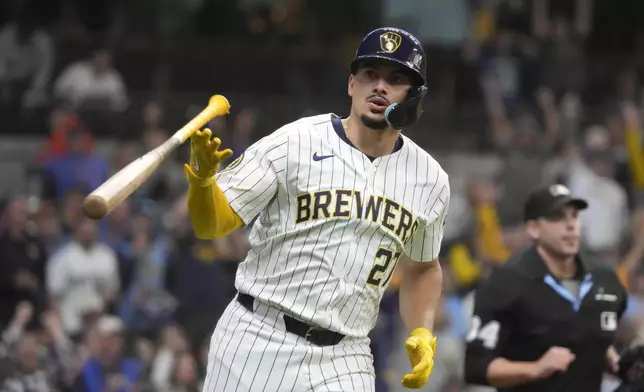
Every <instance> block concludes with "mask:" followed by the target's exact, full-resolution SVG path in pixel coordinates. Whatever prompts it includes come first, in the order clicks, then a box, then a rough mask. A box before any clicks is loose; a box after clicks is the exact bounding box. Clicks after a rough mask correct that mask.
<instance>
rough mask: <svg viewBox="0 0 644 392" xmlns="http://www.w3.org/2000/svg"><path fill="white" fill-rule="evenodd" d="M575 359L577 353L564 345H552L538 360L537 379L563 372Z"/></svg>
mask: <svg viewBox="0 0 644 392" xmlns="http://www.w3.org/2000/svg"><path fill="white" fill-rule="evenodd" d="M574 360H575V354H573V353H572V352H571V351H570V350H569V349H567V348H564V347H550V349H548V351H546V353H545V354H543V356H541V358H540V359H539V360H538V361H537V363H536V367H537V372H536V373H537V374H536V378H537V379H542V378H548V377H550V376H552V375H553V374H555V373H563V372H565V371H566V370H568V366H570V364H571V363H572V361H574Z"/></svg>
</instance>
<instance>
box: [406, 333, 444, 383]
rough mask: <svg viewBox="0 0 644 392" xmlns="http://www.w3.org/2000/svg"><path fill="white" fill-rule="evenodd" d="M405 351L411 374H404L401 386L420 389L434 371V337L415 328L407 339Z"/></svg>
mask: <svg viewBox="0 0 644 392" xmlns="http://www.w3.org/2000/svg"><path fill="white" fill-rule="evenodd" d="M405 349H406V350H407V355H408V356H409V362H411V366H412V368H413V372H412V373H408V374H405V376H404V377H403V379H402V385H403V386H404V387H405V388H410V389H419V388H422V387H423V386H424V385H425V383H426V382H427V380H428V379H429V376H430V374H432V370H433V369H434V352H435V351H436V337H434V335H432V333H431V332H430V331H429V330H428V329H426V328H417V329H415V330H413V331H412V332H411V334H410V336H409V338H407V341H406V342H405Z"/></svg>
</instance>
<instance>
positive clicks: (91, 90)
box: [54, 48, 127, 111]
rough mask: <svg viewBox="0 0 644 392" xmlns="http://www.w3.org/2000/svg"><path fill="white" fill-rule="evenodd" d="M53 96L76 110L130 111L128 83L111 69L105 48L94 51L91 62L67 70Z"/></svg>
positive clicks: (72, 66)
mask: <svg viewBox="0 0 644 392" xmlns="http://www.w3.org/2000/svg"><path fill="white" fill-rule="evenodd" d="M54 93H55V95H56V97H57V98H58V99H61V100H62V101H63V102H65V103H67V104H69V105H70V106H72V107H73V108H79V107H93V108H107V109H109V110H113V111H122V110H124V109H125V108H126V107H127V91H126V87H125V82H124V81H123V77H122V76H121V74H120V73H119V72H118V71H117V70H116V69H114V68H113V67H112V54H111V52H110V51H109V50H108V49H105V48H101V49H97V50H96V51H94V53H93V56H92V59H91V60H87V61H79V62H77V63H73V64H71V65H69V66H68V67H67V68H65V69H64V70H63V71H62V73H61V74H60V76H59V77H58V79H57V80H56V83H55V87H54Z"/></svg>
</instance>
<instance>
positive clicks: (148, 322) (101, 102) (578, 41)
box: [0, 0, 644, 392]
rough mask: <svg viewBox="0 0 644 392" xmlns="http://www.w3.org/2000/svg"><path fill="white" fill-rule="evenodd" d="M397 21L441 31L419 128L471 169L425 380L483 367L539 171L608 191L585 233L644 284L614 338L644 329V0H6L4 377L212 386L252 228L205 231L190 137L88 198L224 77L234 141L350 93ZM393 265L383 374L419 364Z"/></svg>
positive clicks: (0, 48)
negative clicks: (119, 188) (218, 233)
mask: <svg viewBox="0 0 644 392" xmlns="http://www.w3.org/2000/svg"><path fill="white" fill-rule="evenodd" d="M383 25H392V26H396V27H401V28H404V29H408V30H409V31H410V32H412V33H413V34H415V35H416V36H417V37H418V38H419V39H420V40H421V41H422V42H423V44H424V45H425V47H426V52H427V56H428V60H429V61H428V63H429V64H428V80H429V82H428V84H429V89H430V93H429V95H428V98H427V99H426V102H425V108H424V110H425V112H424V115H423V117H422V119H421V121H420V122H419V123H418V124H417V125H416V126H414V127H412V128H410V129H406V130H405V133H406V134H407V135H408V136H410V137H411V138H413V139H414V140H415V141H416V142H417V143H418V144H419V145H421V146H422V147H423V148H425V149H427V151H428V152H430V153H431V154H432V155H434V156H435V157H436V158H437V159H438V160H439V162H441V164H442V165H443V166H444V168H445V169H446V170H447V172H448V173H449V174H450V179H451V184H452V193H453V195H452V201H451V207H450V214H449V217H448V222H447V226H446V234H445V241H444V245H443V251H442V253H443V254H442V256H441V263H442V264H443V271H444V275H445V287H444V297H443V304H442V308H441V312H440V317H439V320H438V323H437V326H436V331H435V334H436V335H437V336H438V342H439V344H438V351H437V354H436V365H435V370H434V373H433V376H432V379H431V382H430V383H429V385H428V386H427V387H426V388H425V390H426V391H436V392H448V391H449V392H456V391H466V390H468V391H469V390H479V389H478V388H474V389H473V388H470V387H468V386H466V385H464V384H463V382H462V374H461V373H462V372H461V363H462V360H463V349H464V337H465V335H466V332H467V330H468V324H469V314H470V312H471V306H472V290H473V289H474V288H475V287H476V285H477V282H478V281H479V279H481V278H482V277H485V276H486V274H487V273H489V271H490V270H491V269H492V268H494V267H495V266H497V265H499V264H500V263H503V262H504V260H505V259H506V258H507V257H508V255H509V254H510V253H511V252H513V251H514V250H516V249H518V248H520V247H522V246H524V245H525V244H526V243H527V242H526V237H525V235H524V233H523V229H522V225H521V219H522V206H523V202H524V201H525V199H526V197H527V194H528V193H529V192H530V191H531V190H532V189H534V188H535V187H537V186H539V185H541V184H550V183H553V182H560V183H564V184H566V185H568V186H569V188H570V189H571V190H572V191H573V192H574V193H575V194H577V195H578V196H581V197H584V198H586V199H588V200H589V201H590V204H591V207H590V208H589V209H588V210H587V211H585V212H584V213H583V214H582V221H583V226H584V241H585V245H586V247H587V248H588V249H589V250H590V251H592V252H595V253H597V254H599V255H601V256H602V257H604V258H605V259H606V260H607V261H608V262H610V263H612V264H613V265H614V267H615V268H616V270H617V271H618V274H619V276H620V279H622V282H623V283H624V285H626V287H628V290H629V292H630V294H631V297H630V300H629V306H628V309H627V312H626V316H625V318H624V322H623V323H622V326H621V329H620V334H619V336H620V338H619V342H618V347H620V348H622V347H625V346H626V345H628V344H631V342H633V341H634V340H635V339H638V338H639V337H640V335H642V334H643V333H644V322H643V320H644V268H642V267H643V266H644V264H643V263H642V262H643V261H644V257H643V256H644V230H643V226H644V204H643V203H644V197H643V195H644V192H643V190H644V153H643V151H644V150H643V146H642V142H641V139H642V125H643V124H642V116H643V115H644V113H643V108H644V106H643V105H644V88H643V87H644V78H643V76H644V74H643V71H644V29H643V28H642V27H641V26H644V2H642V1H639V0H620V1H619V2H617V1H612V0H594V1H592V0H550V1H548V0H532V1H531V0H380V1H374V0H351V1H349V0H346V1H342V0H324V1H323V0H308V1H306V0H156V1H155V0H127V1H126V0H93V1H81V0H4V1H2V2H1V4H0V196H1V197H2V205H1V206H0V328H1V330H2V331H4V332H3V333H2V338H1V342H0V392H26V391H55V390H57V391H89V392H94V391H101V392H103V391H135V390H136V391H162V392H164V391H165V392H175V391H176V392H192V391H200V386H201V381H202V379H203V377H204V371H205V365H206V356H207V350H208V345H209V337H210V334H211V332H212V330H213V328H214V325H215V323H216V321H217V319H218V317H219V315H220V314H221V312H222V311H223V309H224V308H225V307H226V305H227V304H228V302H229V301H230V300H231V299H232V298H233V296H234V295H235V289H234V276H235V271H236V267H237V264H238V263H239V262H240V261H242V260H243V259H244V257H245V255H246V252H247V247H248V245H247V236H246V233H245V232H244V231H243V230H239V231H237V232H235V233H233V234H231V235H230V236H228V237H226V238H223V239H221V240H217V241H200V240H197V239H195V237H194V236H193V234H192V232H191V226H190V223H189V220H188V217H187V211H186V205H185V201H184V194H185V191H186V188H187V185H186V183H185V180H184V179H183V173H182V164H183V162H185V161H186V160H187V159H188V155H189V151H188V148H187V146H184V147H183V148H182V149H181V150H180V151H179V153H177V154H174V155H173V157H172V159H170V160H169V161H168V162H167V163H165V165H164V166H163V168H162V169H160V170H158V171H157V172H156V173H155V174H154V176H153V177H152V178H151V179H150V180H149V181H148V182H146V183H145V185H144V186H143V187H142V188H141V189H140V190H139V191H137V192H136V194H135V195H133V196H132V197H131V198H130V199H129V200H128V201H127V202H125V203H123V204H122V205H121V206H119V207H118V208H117V209H116V210H115V211H114V212H113V213H112V214H111V215H109V216H108V217H106V218H105V219H103V220H102V221H100V222H94V221H90V220H88V219H86V218H84V217H83V215H82V212H81V210H80V207H81V203H82V200H83V198H84V196H85V195H86V194H87V193H88V192H90V191H92V190H93V189H95V188H96V187H97V186H98V185H99V184H100V183H102V182H103V181H104V180H106V179H107V178H108V177H109V176H110V175H111V174H112V173H114V172H115V171H117V170H119V169H120V168H122V167H124V166H125V165H126V164H128V163H129V162H131V161H132V160H133V159H135V158H136V157H138V156H139V155H141V154H142V152H145V151H147V150H150V149H152V148H154V147H156V146H158V145H159V144H160V143H161V142H163V141H164V140H165V139H166V138H167V137H168V136H169V135H170V134H171V133H172V132H173V131H174V130H176V129H178V128H179V127H180V126H182V125H183V124H184V123H185V122H187V121H188V120H189V119H190V118H191V117H192V116H194V115H195V114H196V113H198V112H199V111H200V110H201V109H202V108H203V106H204V105H205V104H206V103H207V99H208V97H209V96H210V95H212V94H223V95H225V96H226V97H227V98H228V99H229V100H230V102H231V105H232V112H231V114H230V115H229V116H227V117H225V118H221V119H217V120H216V121H214V122H213V124H211V126H212V128H213V130H214V132H215V134H216V135H218V136H220V137H221V138H222V140H223V141H224V144H225V146H226V147H230V148H232V149H233V150H234V151H235V154H240V153H241V152H243V150H244V149H245V148H246V147H248V146H249V145H250V144H251V143H253V142H254V141H255V140H257V139H258V138H260V137H262V136H264V135H266V134H268V133H270V132H272V131H274V130H275V129H277V128H278V127H280V126H281V125H283V124H285V123H288V122H291V121H294V120H295V119H297V118H299V117H301V116H306V115H314V114H318V113H324V112H335V113H336V114H338V115H342V116H344V115H346V114H347V111H348V108H349V106H348V105H349V103H350V102H349V100H348V98H347V95H346V82H347V78H348V75H349V62H350V60H351V58H352V56H353V54H354V51H355V48H356V45H357V44H358V42H359V39H360V38H361V37H362V36H363V35H364V34H366V33H367V32H368V31H370V30H371V29H373V28H376V27H379V26H383ZM396 284H397V282H396V281H395V280H394V282H393V283H392V287H391V289H390V290H389V292H388V293H387V295H386V296H385V298H384V299H383V301H382V312H381V317H380V318H379V322H378V326H377V328H376V329H375V330H374V331H373V333H372V341H373V344H372V348H373V354H374V361H375V366H376V369H377V380H378V389H377V392H386V391H399V390H401V389H400V386H399V385H400V382H399V381H400V378H401V377H402V375H403V372H405V371H407V369H408V367H409V365H408V363H407V361H408V360H407V358H406V357H405V354H404V347H403V344H402V342H403V341H404V340H403V339H404V337H405V336H406V335H407V331H405V330H404V328H403V327H402V325H401V323H400V318H399V316H398V308H397V288H396ZM607 383H610V380H608V381H607ZM607 390H608V389H607Z"/></svg>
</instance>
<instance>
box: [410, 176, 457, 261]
mask: <svg viewBox="0 0 644 392" xmlns="http://www.w3.org/2000/svg"><path fill="white" fill-rule="evenodd" d="M449 200H450V187H449V181H448V179H447V174H445V173H443V175H441V176H440V177H439V178H438V181H437V183H436V186H435V187H434V190H433V191H432V192H431V193H430V196H429V202H428V209H427V213H426V215H427V217H428V218H427V220H426V221H425V222H424V223H420V224H418V227H417V228H416V230H414V231H413V234H412V236H411V238H410V240H409V242H407V244H406V246H405V254H406V255H407V256H408V257H409V258H410V259H411V260H414V261H420V262H429V261H432V260H436V258H437V257H438V254H439V253H440V250H441V242H442V241H443V233H444V228H445V219H446V218H447V212H448V209H449Z"/></svg>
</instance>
